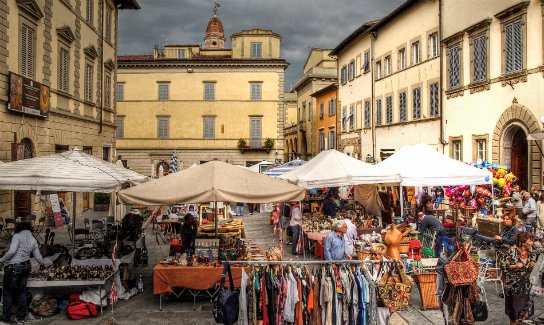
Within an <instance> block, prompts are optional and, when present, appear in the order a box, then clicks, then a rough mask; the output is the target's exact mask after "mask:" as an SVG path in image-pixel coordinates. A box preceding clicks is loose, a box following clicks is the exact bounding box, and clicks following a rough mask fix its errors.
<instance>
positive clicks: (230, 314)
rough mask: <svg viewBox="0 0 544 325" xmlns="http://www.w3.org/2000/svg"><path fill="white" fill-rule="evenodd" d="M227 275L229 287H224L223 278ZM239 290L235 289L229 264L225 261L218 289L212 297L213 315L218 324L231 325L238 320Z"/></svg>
mask: <svg viewBox="0 0 544 325" xmlns="http://www.w3.org/2000/svg"><path fill="white" fill-rule="evenodd" d="M227 274H228V276H229V284H230V286H229V288H225V279H226V278H227ZM239 295H240V292H239V291H237V290H235V288H234V281H233V280H232V273H231V271H230V265H229V264H228V263H225V266H224V268H223V274H222V275H221V283H220V285H219V290H218V291H217V294H216V295H215V296H214V298H213V317H214V318H215V321H216V322H217V323H220V324H226V325H232V324H234V323H236V322H237V321H238V307H239Z"/></svg>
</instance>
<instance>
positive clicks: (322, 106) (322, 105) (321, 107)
mask: <svg viewBox="0 0 544 325" xmlns="http://www.w3.org/2000/svg"><path fill="white" fill-rule="evenodd" d="M324 117H325V103H324V102H321V103H320V104H319V118H320V119H321V120H322V119H323V118H324Z"/></svg>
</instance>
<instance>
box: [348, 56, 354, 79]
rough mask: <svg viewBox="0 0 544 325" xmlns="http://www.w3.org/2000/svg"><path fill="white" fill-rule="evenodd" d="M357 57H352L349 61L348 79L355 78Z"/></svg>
mask: <svg viewBox="0 0 544 325" xmlns="http://www.w3.org/2000/svg"><path fill="white" fill-rule="evenodd" d="M355 73H356V72H355V59H351V60H350V61H349V63H348V80H349V81H352V80H353V79H355Z"/></svg>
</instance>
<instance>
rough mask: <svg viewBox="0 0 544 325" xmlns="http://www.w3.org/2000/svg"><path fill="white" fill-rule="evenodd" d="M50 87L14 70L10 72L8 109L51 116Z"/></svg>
mask: <svg viewBox="0 0 544 325" xmlns="http://www.w3.org/2000/svg"><path fill="white" fill-rule="evenodd" d="M49 96H50V93H49V87H48V86H46V85H42V84H41V83H39V82H36V81H34V80H31V79H28V78H25V77H23V76H20V75H18V74H15V73H13V72H10V73H9V103H8V109H9V110H10V111H14V112H20V113H25V114H30V115H35V116H40V117H47V116H49Z"/></svg>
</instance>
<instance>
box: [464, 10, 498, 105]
mask: <svg viewBox="0 0 544 325" xmlns="http://www.w3.org/2000/svg"><path fill="white" fill-rule="evenodd" d="M491 21H492V19H491V18H486V19H484V20H482V21H480V22H478V23H476V24H474V25H472V26H471V27H469V28H467V29H466V32H467V34H468V41H469V42H468V43H469V55H470V61H469V64H470V69H469V70H470V71H469V73H470V83H469V85H468V88H469V89H470V93H471V94H472V93H474V92H478V91H482V90H489V84H490V77H489V76H490V69H491V61H490V54H491V48H490V43H491V42H490V29H491ZM479 37H485V39H486V77H485V79H484V80H479V81H474V40H475V39H476V38H479Z"/></svg>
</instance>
